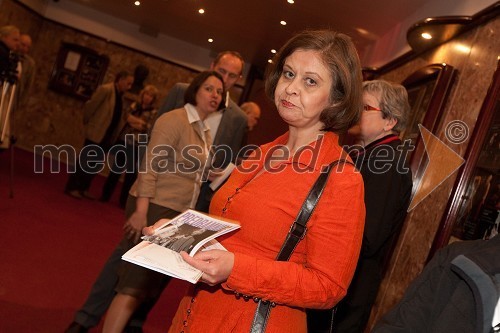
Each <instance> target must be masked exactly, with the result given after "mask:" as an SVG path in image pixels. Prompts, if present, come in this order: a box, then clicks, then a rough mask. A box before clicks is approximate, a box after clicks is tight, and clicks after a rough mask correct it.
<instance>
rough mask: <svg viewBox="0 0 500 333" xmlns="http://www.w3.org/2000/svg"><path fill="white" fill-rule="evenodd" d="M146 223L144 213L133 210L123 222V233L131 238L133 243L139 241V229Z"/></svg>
mask: <svg viewBox="0 0 500 333" xmlns="http://www.w3.org/2000/svg"><path fill="white" fill-rule="evenodd" d="M146 225H147V219H146V214H143V213H141V212H138V211H135V212H134V213H132V215H131V216H130V217H129V219H128V220H127V222H125V225H124V226H123V230H124V231H125V235H126V236H127V238H128V239H130V240H133V241H134V242H135V243H137V242H138V241H139V238H140V237H141V231H142V229H143V228H144V227H145V226H146Z"/></svg>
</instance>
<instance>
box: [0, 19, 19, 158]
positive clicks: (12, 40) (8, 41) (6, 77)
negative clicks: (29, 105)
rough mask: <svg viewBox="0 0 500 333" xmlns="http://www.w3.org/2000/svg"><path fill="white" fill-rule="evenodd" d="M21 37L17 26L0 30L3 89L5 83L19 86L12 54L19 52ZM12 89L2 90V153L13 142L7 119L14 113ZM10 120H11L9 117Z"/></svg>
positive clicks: (16, 67) (16, 65)
mask: <svg viewBox="0 0 500 333" xmlns="http://www.w3.org/2000/svg"><path fill="white" fill-rule="evenodd" d="M20 37H21V33H20V32H19V28H17V27H16V26H13V25H6V26H3V27H1V28H0V80H1V81H0V87H2V88H3V84H4V83H5V82H8V83H9V84H14V83H15V84H17V81H18V79H19V75H20V74H19V66H18V64H17V63H15V62H14V59H13V58H12V57H11V53H16V52H18V50H19V44H20ZM11 89H13V88H11ZM11 89H9V90H8V91H5V93H4V90H3V89H2V96H1V97H2V99H3V106H2V110H0V135H2V133H5V136H4V137H3V138H1V137H0V140H1V141H0V151H1V150H3V149H7V148H8V147H9V143H10V141H11V137H10V121H9V120H8V118H7V114H8V113H11V112H12V107H11V109H10V110H8V106H9V99H10V93H11V91H12V90H11ZM9 119H11V118H10V117H9ZM4 129H5V130H4Z"/></svg>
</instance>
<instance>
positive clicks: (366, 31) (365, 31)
mask: <svg viewBox="0 0 500 333" xmlns="http://www.w3.org/2000/svg"><path fill="white" fill-rule="evenodd" d="M356 31H357V32H359V33H360V34H362V35H368V30H366V29H363V28H356Z"/></svg>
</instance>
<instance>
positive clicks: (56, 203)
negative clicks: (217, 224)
mask: <svg viewBox="0 0 500 333" xmlns="http://www.w3.org/2000/svg"><path fill="white" fill-rule="evenodd" d="M9 163H10V151H4V152H1V153H0V226H1V232H0V248H1V250H0V332H1V333H24V332H26V333H36V332H40V333H58V332H63V331H64V329H65V328H66V326H67V325H68V324H69V323H70V322H71V320H72V318H73V315H74V312H75V311H76V309H77V308H78V307H79V306H80V305H81V304H82V303H83V301H84V300H85V298H86V296H87V292H88V291H89V289H90V287H91V285H92V283H93V281H94V279H95V278H96V276H97V274H98V272H99V271H100V268H101V266H102V264H103V263H104V262H105V260H106V259H107V256H108V255H109V254H110V253H111V251H112V250H113V249H114V247H115V246H116V244H117V243H118V241H119V239H120V237H121V228H122V225H123V222H124V215H123V210H122V209H121V208H120V207H119V206H118V202H117V201H118V200H117V198H118V192H119V190H120V188H119V187H117V189H116V191H115V195H114V197H113V198H112V200H111V202H109V203H101V202H99V201H90V200H77V199H73V198H71V197H69V196H66V195H64V194H63V190H64V185H65V183H66V179H67V175H66V173H65V167H66V166H65V164H61V167H62V169H63V171H62V172H59V173H49V172H48V170H49V161H48V160H45V161H44V163H45V164H44V165H45V172H44V173H42V174H35V173H34V155H33V154H32V153H30V152H26V151H23V150H20V149H16V150H15V156H14V167H15V168H14V170H15V172H14V177H13V180H14V182H13V183H14V185H13V187H12V189H13V198H10V195H9V193H10V189H11V187H10V185H9V184H10V182H9V180H10V177H9V173H10V166H9ZM103 182H104V177H102V176H97V177H96V178H95V180H94V182H93V184H92V188H91V193H92V194H94V195H95V196H99V194H100V189H101V188H102V184H103ZM185 288H186V284H185V283H184V282H181V281H178V280H175V281H172V282H171V283H170V285H169V286H168V287H167V289H166V290H165V291H164V293H163V295H162V298H161V299H160V301H159V302H158V304H157V305H156V307H155V308H154V310H153V311H152V312H151V314H150V317H149V320H148V322H147V323H146V325H145V327H144V331H145V332H146V333H159V332H166V331H167V329H168V326H169V323H170V321H171V318H172V316H173V314H174V312H175V309H176V307H177V304H178V301H179V299H180V297H181V296H182V294H183V292H184V291H185ZM101 326H102V323H101ZM101 326H100V327H98V328H96V329H94V330H93V331H92V332H100V331H101Z"/></svg>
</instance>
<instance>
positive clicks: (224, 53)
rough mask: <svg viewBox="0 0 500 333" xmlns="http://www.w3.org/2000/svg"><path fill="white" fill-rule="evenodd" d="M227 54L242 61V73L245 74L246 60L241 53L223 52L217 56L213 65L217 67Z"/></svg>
mask: <svg viewBox="0 0 500 333" xmlns="http://www.w3.org/2000/svg"><path fill="white" fill-rule="evenodd" d="M226 54H230V55H232V56H233V57H236V58H238V59H240V61H241V73H243V68H245V60H244V59H243V57H242V56H241V54H240V53H239V52H236V51H222V52H220V53H219V54H217V56H216V57H215V59H214V61H213V62H212V63H213V65H214V66H215V65H217V64H218V63H219V61H220V60H221V59H222V57H223V56H225V55H226ZM241 73H240V74H241Z"/></svg>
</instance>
